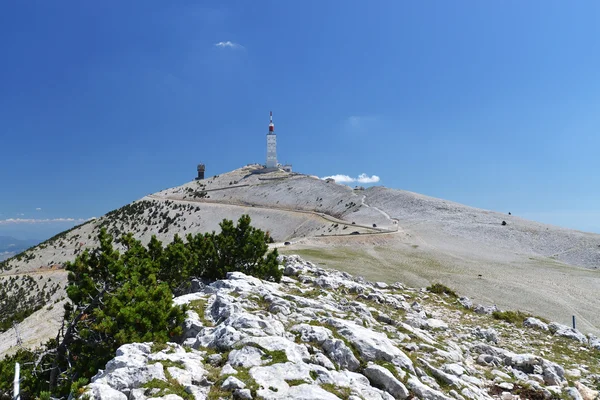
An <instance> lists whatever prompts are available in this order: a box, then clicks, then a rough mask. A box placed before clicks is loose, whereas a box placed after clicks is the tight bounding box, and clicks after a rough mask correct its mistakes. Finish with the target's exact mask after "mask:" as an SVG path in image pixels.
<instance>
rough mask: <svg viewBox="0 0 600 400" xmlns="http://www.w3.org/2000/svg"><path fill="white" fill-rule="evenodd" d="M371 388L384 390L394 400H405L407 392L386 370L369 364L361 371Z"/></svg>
mask: <svg viewBox="0 0 600 400" xmlns="http://www.w3.org/2000/svg"><path fill="white" fill-rule="evenodd" d="M363 373H364V375H365V376H366V377H367V378H369V381H370V382H371V383H372V384H373V386H375V387H377V388H379V389H382V390H385V391H386V392H388V393H389V394H391V395H392V396H394V398H395V399H402V400H404V399H406V398H407V397H408V390H407V389H406V387H405V386H404V384H402V382H400V381H399V380H398V379H396V377H395V376H394V375H393V374H392V373H391V372H390V371H388V370H387V369H386V368H384V367H382V366H379V365H377V364H373V363H369V365H367V367H366V368H365V369H364V371H363Z"/></svg>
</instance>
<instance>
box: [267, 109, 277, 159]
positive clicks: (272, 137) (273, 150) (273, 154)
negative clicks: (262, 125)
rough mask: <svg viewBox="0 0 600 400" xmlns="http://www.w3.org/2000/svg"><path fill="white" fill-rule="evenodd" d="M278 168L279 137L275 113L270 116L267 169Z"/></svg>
mask: <svg viewBox="0 0 600 400" xmlns="http://www.w3.org/2000/svg"><path fill="white" fill-rule="evenodd" d="M276 167H277V135H276V134H275V125H274V124H273V111H271V114H270V123H269V133H267V168H276Z"/></svg>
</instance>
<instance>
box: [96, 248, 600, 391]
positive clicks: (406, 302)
mask: <svg viewBox="0 0 600 400" xmlns="http://www.w3.org/2000/svg"><path fill="white" fill-rule="evenodd" d="M280 261H281V263H282V264H283V268H284V275H285V276H284V278H283V279H282V281H281V283H272V282H266V281H262V280H260V279H257V278H254V277H250V276H247V275H244V274H242V273H239V272H233V273H229V274H228V277H227V279H225V280H220V281H216V282H213V283H211V284H208V285H207V284H204V283H202V282H199V281H194V282H193V285H192V293H190V294H187V295H184V296H181V297H177V298H175V302H176V303H177V304H182V305H183V304H185V305H187V307H188V311H187V319H186V321H185V329H184V335H183V337H182V338H180V340H179V341H178V343H169V344H167V345H163V346H159V345H156V344H152V343H133V344H128V345H124V346H122V347H120V348H119V350H118V351H117V356H116V357H115V358H114V359H113V360H111V361H110V362H108V363H107V365H106V368H105V370H103V371H99V372H98V374H97V375H96V376H95V377H94V378H93V379H92V383H91V384H90V385H88V386H87V388H86V389H85V393H86V394H87V395H89V396H91V397H92V398H97V399H115V400H116V399H120V400H126V399H130V400H144V399H147V398H162V399H168V400H179V399H185V400H188V399H189V400H192V399H195V400H199V399H220V398H239V399H253V398H262V399H340V398H341V399H352V400H358V399H386V400H387V399H406V398H419V399H436V400H438V399H439V400H443V399H505V400H508V399H552V398H570V399H586V400H587V399H594V398H598V392H597V389H598V388H599V386H600V365H599V364H600V363H599V362H598V361H599V358H600V341H599V340H598V339H597V338H596V337H594V336H592V335H589V336H585V335H583V334H582V333H581V332H579V331H577V330H574V329H571V328H569V327H567V326H563V325H560V324H556V323H550V324H548V323H546V322H544V321H541V320H540V319H537V318H533V317H530V318H528V319H527V320H526V321H525V322H524V323H523V326H516V325H514V324H511V323H507V322H505V321H502V320H497V319H494V318H493V317H492V316H491V315H490V314H489V313H491V312H493V311H496V310H497V309H496V308H495V307H493V306H492V307H484V306H481V305H473V304H472V303H471V302H470V301H469V299H466V298H460V299H459V298H456V297H453V296H452V295H449V294H435V293H431V292H429V291H427V290H425V289H412V288H408V287H406V286H404V285H403V284H401V283H396V284H393V285H387V284H385V283H383V282H369V281H366V280H364V279H363V278H360V277H353V276H351V275H350V274H348V273H345V272H339V271H335V270H325V269H323V268H319V267H318V266H315V265H314V264H312V263H310V262H306V261H304V260H302V259H301V258H299V257H297V256H288V257H281V260H280Z"/></svg>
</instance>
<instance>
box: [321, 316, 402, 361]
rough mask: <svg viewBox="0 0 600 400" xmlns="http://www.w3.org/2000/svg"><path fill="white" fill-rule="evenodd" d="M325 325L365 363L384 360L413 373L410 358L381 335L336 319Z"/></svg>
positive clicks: (330, 319)
mask: <svg viewBox="0 0 600 400" xmlns="http://www.w3.org/2000/svg"><path fill="white" fill-rule="evenodd" d="M325 322H326V324H328V325H330V326H333V327H335V328H336V329H337V331H338V333H339V334H340V335H342V336H343V337H344V338H346V339H347V340H348V341H349V342H351V343H352V344H353V345H355V346H356V348H357V349H358V352H359V353H360V355H361V357H362V358H363V359H364V360H365V361H375V360H385V361H390V362H391V363H393V364H395V365H398V366H400V367H402V368H405V369H407V370H408V371H411V372H413V371H414V367H413V364H412V361H411V360H410V358H408V357H407V356H406V354H404V352H403V351H402V350H400V349H399V348H398V347H396V346H395V345H394V343H392V342H391V341H390V339H389V338H388V337H387V336H386V335H385V334H383V333H380V332H375V331H373V330H370V329H367V328H365V327H363V326H360V325H357V324H355V323H352V322H348V321H345V320H342V319H338V318H329V319H327V321H325Z"/></svg>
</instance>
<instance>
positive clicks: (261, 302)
mask: <svg viewBox="0 0 600 400" xmlns="http://www.w3.org/2000/svg"><path fill="white" fill-rule="evenodd" d="M249 299H250V300H252V301H253V302H255V303H256V306H257V309H259V310H268V309H269V307H270V306H271V303H269V302H268V301H266V300H265V298H264V297H260V296H251V297H250V298H249Z"/></svg>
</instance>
